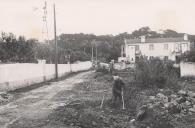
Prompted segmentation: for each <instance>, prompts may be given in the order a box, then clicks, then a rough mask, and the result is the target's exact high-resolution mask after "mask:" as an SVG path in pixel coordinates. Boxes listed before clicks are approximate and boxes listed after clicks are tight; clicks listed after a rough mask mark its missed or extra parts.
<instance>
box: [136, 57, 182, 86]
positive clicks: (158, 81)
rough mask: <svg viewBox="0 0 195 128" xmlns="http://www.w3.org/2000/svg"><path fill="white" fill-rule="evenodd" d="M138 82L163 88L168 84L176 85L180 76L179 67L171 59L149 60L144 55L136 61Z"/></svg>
mask: <svg viewBox="0 0 195 128" xmlns="http://www.w3.org/2000/svg"><path fill="white" fill-rule="evenodd" d="M135 76H136V82H137V83H139V84H140V85H141V86H142V87H146V88H147V87H154V86H156V87H158V88H163V87H165V86H166V85H169V86H170V87H171V86H174V85H176V83H177V80H178V77H179V71H178V69H175V68H174V67H173V63H172V62H171V61H162V60H160V59H158V58H153V59H150V60H147V59H146V58H144V57H142V58H140V59H139V61H138V62H137V63H136V71H135Z"/></svg>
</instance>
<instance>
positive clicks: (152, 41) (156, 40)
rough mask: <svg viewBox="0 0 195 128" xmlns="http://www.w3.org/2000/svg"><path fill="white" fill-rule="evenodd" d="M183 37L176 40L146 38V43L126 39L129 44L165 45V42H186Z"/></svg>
mask: <svg viewBox="0 0 195 128" xmlns="http://www.w3.org/2000/svg"><path fill="white" fill-rule="evenodd" d="M184 41H186V40H184V38H183V37H175V38H146V39H145V42H141V39H126V43H127V44H133V43H164V42H184Z"/></svg>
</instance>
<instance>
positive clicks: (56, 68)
mask: <svg viewBox="0 0 195 128" xmlns="http://www.w3.org/2000/svg"><path fill="white" fill-rule="evenodd" d="M53 11H54V41H55V77H56V79H58V44H57V37H56V10H55V4H54V5H53Z"/></svg>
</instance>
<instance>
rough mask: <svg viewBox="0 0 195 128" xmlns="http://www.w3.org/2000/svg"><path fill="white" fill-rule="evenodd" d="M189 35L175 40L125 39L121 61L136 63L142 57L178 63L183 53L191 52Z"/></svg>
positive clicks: (143, 37)
mask: <svg viewBox="0 0 195 128" xmlns="http://www.w3.org/2000/svg"><path fill="white" fill-rule="evenodd" d="M190 43H191V42H190V40H189V39H188V35H187V34H184V36H183V37H174V38H145V36H142V37H141V38H140V39H125V40H124V44H123V45H122V46H121V57H119V61H122V60H125V61H128V62H135V61H136V59H138V58H139V57H140V56H145V57H147V58H148V59H150V58H153V57H159V58H160V59H165V60H172V61H177V60H179V56H180V55H181V54H182V53H185V52H187V51H189V50H190Z"/></svg>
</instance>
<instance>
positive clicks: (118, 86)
mask: <svg viewBox="0 0 195 128" xmlns="http://www.w3.org/2000/svg"><path fill="white" fill-rule="evenodd" d="M124 88H125V84H124V82H123V81H122V80H121V79H118V80H115V81H114V84H113V87H112V94H113V102H115V103H116V102H117V99H119V101H122V89H123V90H124Z"/></svg>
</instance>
